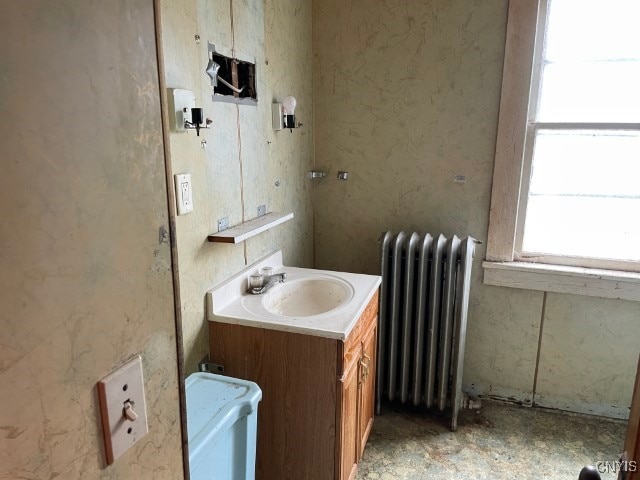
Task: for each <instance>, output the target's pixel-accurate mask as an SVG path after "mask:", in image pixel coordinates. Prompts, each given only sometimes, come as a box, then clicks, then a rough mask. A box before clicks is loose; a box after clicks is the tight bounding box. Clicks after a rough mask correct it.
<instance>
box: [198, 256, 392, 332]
mask: <svg viewBox="0 0 640 480" xmlns="http://www.w3.org/2000/svg"><path fill="white" fill-rule="evenodd" d="M267 266H268V267H272V268H273V269H274V271H275V273H280V272H286V274H287V281H296V280H300V279H306V278H310V279H314V278H321V279H336V281H341V282H346V283H348V284H349V285H350V286H351V287H352V290H351V293H352V297H351V299H350V300H349V301H348V302H347V303H345V304H344V305H341V306H340V307H338V308H336V309H334V310H330V311H328V312H326V313H321V314H318V315H312V316H300V317H287V316H282V315H277V314H274V313H271V312H268V311H266V310H264V309H262V308H258V307H259V304H260V302H263V299H264V298H265V296H264V295H250V294H248V293H247V292H246V290H247V284H248V277H249V275H251V274H255V273H258V272H259V271H260V269H261V268H263V267H267ZM278 286H279V285H276V286H274V287H273V289H277V288H278ZM379 286H380V277H379V276H377V275H364V274H358V273H346V272H332V271H328V270H315V269H308V268H296V267H285V266H283V265H282V252H281V251H277V252H274V253H272V254H270V255H268V256H266V257H265V258H263V259H262V260H260V261H258V262H256V263H255V264H253V265H251V266H250V267H247V268H246V269H244V270H243V271H241V272H240V273H239V274H237V275H235V276H234V277H232V278H230V279H229V280H227V281H226V282H224V283H222V284H220V285H218V286H217V287H215V288H213V289H212V290H210V291H209V292H208V293H207V315H208V319H209V321H211V322H219V323H231V324H237V325H244V326H247V327H256V328H266V329H270V330H280V331H284V332H292V333H301V334H306V335H314V336H318V337H325V338H335V339H338V340H345V339H346V338H347V336H348V335H349V333H350V332H351V330H352V329H353V327H354V325H355V324H356V321H357V320H358V318H360V316H361V315H362V312H363V311H364V309H365V308H366V306H367V304H368V303H369V301H370V300H371V298H372V297H373V295H374V294H375V292H376V291H377V289H378V287H379Z"/></svg>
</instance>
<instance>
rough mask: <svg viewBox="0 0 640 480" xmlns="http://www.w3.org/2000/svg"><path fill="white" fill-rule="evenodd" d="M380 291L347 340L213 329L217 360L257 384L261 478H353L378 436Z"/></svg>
mask: <svg viewBox="0 0 640 480" xmlns="http://www.w3.org/2000/svg"><path fill="white" fill-rule="evenodd" d="M377 317H378V293H377V292H376V293H375V294H374V296H373V297H372V298H371V300H370V301H369V303H368V305H367V307H366V308H365V310H364V312H363V314H362V315H361V316H360V318H359V319H358V321H357V323H356V325H355V326H354V327H353V329H352V331H351V333H350V334H349V335H348V337H347V339H346V340H345V341H341V340H336V339H331V338H324V337H317V336H311V335H304V334H300V333H290V332H283V331H279V330H269V329H263V328H255V327H245V326H241V325H233V324H227V323H212V324H211V325H210V329H209V335H210V345H211V358H212V361H213V362H215V363H218V364H221V365H223V366H224V368H225V373H224V374H225V375H228V376H232V377H236V378H243V379H246V380H251V381H254V382H256V383H257V384H258V385H259V386H260V388H261V389H262V402H260V404H259V406H258V444H257V458H256V478H257V479H258V480H273V479H278V480H300V479H306V480H331V479H333V480H349V479H354V478H355V475H356V470H357V465H358V462H359V461H360V459H361V458H362V453H363V452H364V447H365V445H366V442H367V438H368V437H369V433H370V432H371V427H372V425H373V415H374V402H375V365H376V342H377Z"/></svg>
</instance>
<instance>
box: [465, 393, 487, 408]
mask: <svg viewBox="0 0 640 480" xmlns="http://www.w3.org/2000/svg"><path fill="white" fill-rule="evenodd" d="M462 408H468V409H469V410H480V409H481V408H482V401H481V400H480V399H479V398H476V397H470V396H469V395H467V394H466V393H465V394H464V395H463V396H462Z"/></svg>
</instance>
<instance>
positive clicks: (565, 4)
mask: <svg viewBox="0 0 640 480" xmlns="http://www.w3.org/2000/svg"><path fill="white" fill-rule="evenodd" d="M639 18H640V1H638V0H607V1H606V2H603V1H602V0H549V16H548V20H547V22H548V23H547V29H546V42H545V52H544V58H545V59H546V60H547V61H551V62H563V61H570V62H575V61H593V60H607V59H608V60H611V59H633V58H635V59H640V28H638V19H639Z"/></svg>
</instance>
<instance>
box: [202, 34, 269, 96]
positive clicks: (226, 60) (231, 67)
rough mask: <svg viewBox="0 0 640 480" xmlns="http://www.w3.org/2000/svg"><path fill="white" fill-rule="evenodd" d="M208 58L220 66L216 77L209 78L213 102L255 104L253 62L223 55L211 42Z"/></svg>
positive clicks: (254, 69)
mask: <svg viewBox="0 0 640 480" xmlns="http://www.w3.org/2000/svg"><path fill="white" fill-rule="evenodd" d="M209 59H210V61H211V60H212V61H213V62H215V64H217V65H219V66H220V67H219V69H218V70H217V79H214V78H212V79H211V85H212V86H213V95H212V100H213V101H214V102H230V103H238V104H242V105H254V106H255V105H256V104H257V102H258V93H257V90H256V65H255V62H253V63H252V62H251V61H248V60H240V59H238V58H233V57H229V56H226V55H223V54H221V53H220V52H217V51H216V49H215V46H214V45H212V44H209ZM207 73H208V72H207ZM210 76H211V75H210Z"/></svg>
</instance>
